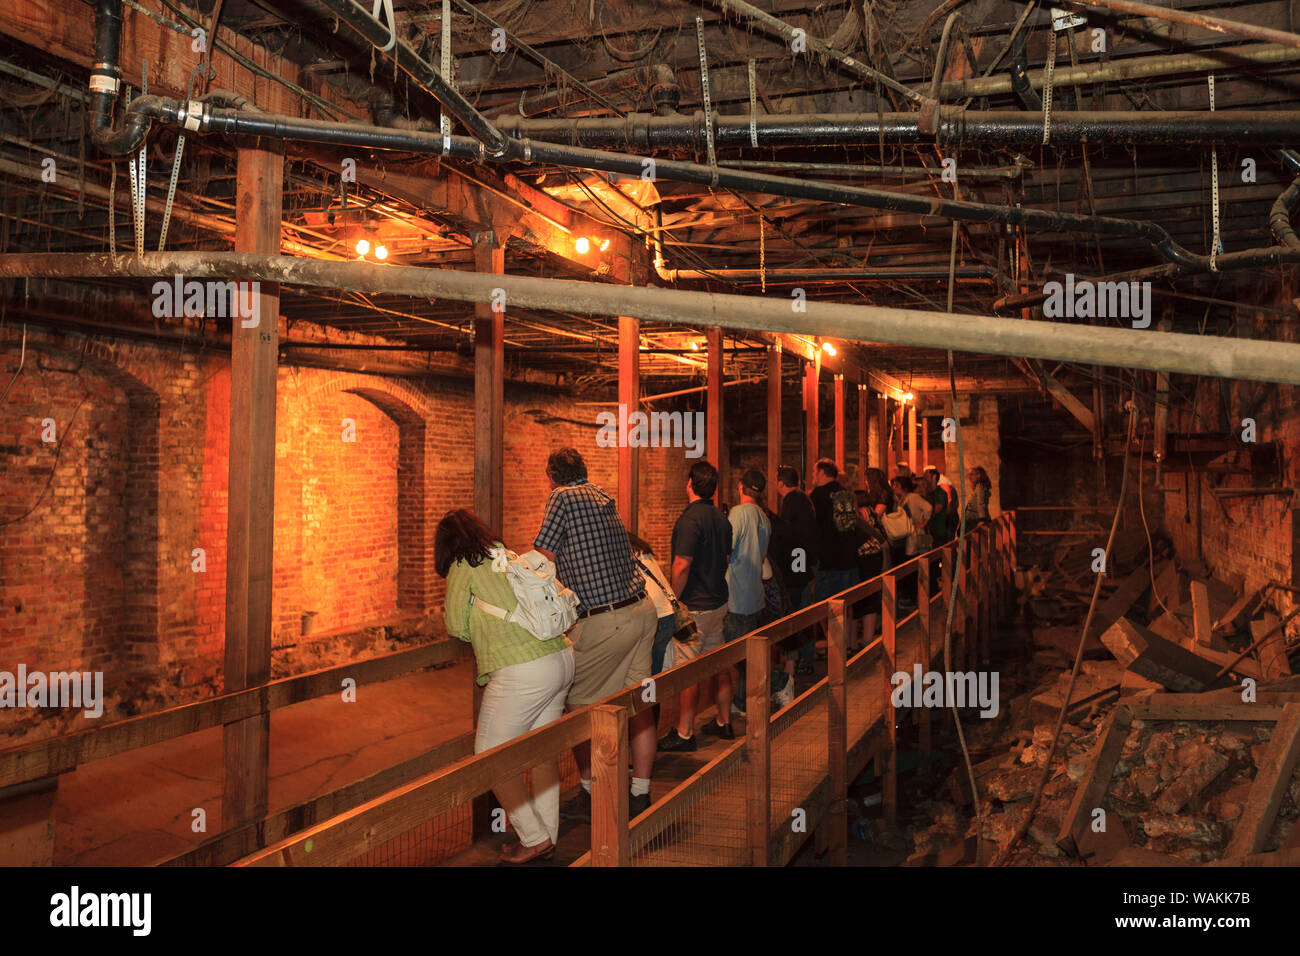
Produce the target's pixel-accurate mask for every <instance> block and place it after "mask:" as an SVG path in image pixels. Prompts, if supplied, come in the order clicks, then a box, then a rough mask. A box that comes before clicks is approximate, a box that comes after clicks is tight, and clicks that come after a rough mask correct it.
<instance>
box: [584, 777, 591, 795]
mask: <svg viewBox="0 0 1300 956" xmlns="http://www.w3.org/2000/svg"><path fill="white" fill-rule="evenodd" d="M582 789H583V790H586V791H587V792H588V793H591V781H590V780H584V781H582Z"/></svg>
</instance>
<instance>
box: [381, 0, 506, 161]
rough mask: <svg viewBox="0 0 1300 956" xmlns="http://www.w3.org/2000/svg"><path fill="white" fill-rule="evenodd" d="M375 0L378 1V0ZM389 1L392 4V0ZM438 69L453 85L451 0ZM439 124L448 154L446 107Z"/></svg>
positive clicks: (447, 2)
mask: <svg viewBox="0 0 1300 956" xmlns="http://www.w3.org/2000/svg"><path fill="white" fill-rule="evenodd" d="M375 2H376V3H378V0H375ZM389 3H390V5H391V3H392V0H389ZM438 71H439V72H440V73H441V74H442V79H443V82H445V83H446V84H447V85H448V86H451V85H452V82H451V0H442V58H441V61H440V62H439V64H438ZM520 102H521V103H522V102H523V100H520ZM438 126H439V128H440V129H441V130H442V154H443V155H444V156H446V155H447V154H448V153H450V152H451V117H450V116H448V115H447V111H446V110H445V109H444V110H440V111H439V112H438Z"/></svg>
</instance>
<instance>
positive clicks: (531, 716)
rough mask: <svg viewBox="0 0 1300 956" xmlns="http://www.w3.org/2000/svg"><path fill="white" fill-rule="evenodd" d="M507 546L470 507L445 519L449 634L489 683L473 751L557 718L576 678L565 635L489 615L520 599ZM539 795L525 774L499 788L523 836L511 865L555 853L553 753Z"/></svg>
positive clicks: (442, 563) (508, 859)
mask: <svg viewBox="0 0 1300 956" xmlns="http://www.w3.org/2000/svg"><path fill="white" fill-rule="evenodd" d="M505 560H506V558H505V546H504V545H503V544H502V543H501V538H500V535H496V534H493V533H492V532H491V531H490V530H488V527H487V526H486V525H485V524H483V522H482V521H480V520H479V519H478V518H477V517H475V516H474V515H473V514H472V513H471V512H469V511H466V510H465V509H463V508H461V509H457V510H456V511H449V512H447V514H445V515H443V518H442V520H441V521H439V522H438V530H437V533H436V536H435V538H434V566H435V567H436V569H437V571H438V574H439V575H441V576H442V577H444V578H446V579H447V598H446V623H447V633H448V634H450V635H451V636H453V637H458V638H460V639H461V640H462V641H467V642H468V643H469V644H470V645H472V646H473V648H474V660H475V661H476V662H477V664H478V682H479V684H485V685H487V686H486V687H485V688H484V690H483V702H482V704H481V705H480V706H479V712H478V733H477V735H476V736H475V739H474V752H475V753H482V752H483V751H485V750H491V749H492V748H493V747H498V746H500V745H501V744H503V743H505V742H506V741H508V740H512V739H514V738H515V737H518V736H520V735H521V734H526V733H528V731H530V730H536V729H537V728H538V727H541V726H543V725H545V724H549V723H551V721H553V720H557V719H558V718H559V717H560V715H561V714H562V713H564V698H565V696H566V695H567V694H568V693H569V686H570V685H571V684H572V683H573V648H572V647H571V646H570V645H569V640H568V638H566V637H565V636H564V635H563V634H561V635H560V636H559V637H556V638H552V639H551V640H549V641H539V640H538V639H537V638H536V637H534V636H533V635H532V634H531V633H530V632H528V631H527V630H525V629H524V628H522V627H520V626H519V625H518V624H515V623H513V622H510V621H506V620H503V619H501V618H499V617H497V616H496V615H494V614H490V613H488V612H487V611H485V610H483V608H482V607H480V606H479V603H480V601H481V602H482V603H484V604H488V605H492V606H494V607H496V608H500V609H502V610H504V611H506V612H510V611H513V610H514V609H515V607H516V605H517V603H518V602H517V600H516V599H515V594H514V591H513V589H512V588H511V587H510V582H509V580H508V579H507V577H506V575H505V574H504V573H502V572H504V570H505ZM532 778H533V793H532V796H529V793H528V786H527V784H525V783H524V778H523V777H522V776H519V777H513V778H511V779H509V780H505V781H502V782H501V783H498V784H497V785H496V786H494V787H493V788H492V792H493V793H495V794H496V798H497V800H498V802H500V804H501V806H502V807H504V808H505V811H506V813H507V815H509V817H510V824H511V826H513V827H514V829H515V833H516V834H517V835H518V836H519V842H517V843H509V844H507V845H506V846H505V847H503V848H502V852H501V860H502V862H504V863H529V862H531V861H533V860H536V859H548V858H549V857H551V856H552V855H554V853H555V841H556V838H557V837H558V835H559V829H560V770H559V765H558V764H557V763H556V761H555V760H554V759H553V758H552V759H551V760H548V761H546V762H545V763H543V764H540V765H538V766H536V767H534V768H533V769H532Z"/></svg>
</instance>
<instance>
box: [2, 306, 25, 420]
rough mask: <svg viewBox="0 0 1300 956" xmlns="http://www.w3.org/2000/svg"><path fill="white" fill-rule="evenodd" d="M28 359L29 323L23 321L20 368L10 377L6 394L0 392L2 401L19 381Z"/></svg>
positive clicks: (19, 356)
mask: <svg viewBox="0 0 1300 956" xmlns="http://www.w3.org/2000/svg"><path fill="white" fill-rule="evenodd" d="M26 361H27V323H26V322H24V323H23V344H22V347H21V348H20V349H19V352H18V368H16V369H14V377H13V378H11V379H9V384H8V385H6V386H5V390H4V394H0V402H3V401H4V400H5V398H6V397H8V395H9V389H11V388H13V387H14V382H16V381H18V376H19V375H21V374H22V371H23V363H25V362H26Z"/></svg>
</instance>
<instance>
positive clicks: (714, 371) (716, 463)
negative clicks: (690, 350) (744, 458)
mask: <svg viewBox="0 0 1300 956" xmlns="http://www.w3.org/2000/svg"><path fill="white" fill-rule="evenodd" d="M704 338H705V347H706V348H707V349H708V353H709V355H708V361H709V368H708V373H707V383H706V386H707V388H706V390H707V393H708V411H707V413H706V419H705V422H706V425H705V431H706V433H707V435H708V441H707V444H706V448H707V453H708V456H709V461H711V462H713V467H715V468H717V469H718V493H717V495H716V497H715V498H714V503H715V504H719V505H720V504H722V502H723V501H725V500H728V499H729V498H730V497H731V495H732V492H731V490H730V488H731V486H730V485H729V484H728V482H727V472H728V468H727V463H726V462H725V461H723V458H724V457H725V456H726V451H725V449H724V448H723V447H722V359H723V352H722V329H720V328H718V327H716V326H714V327H712V328H709V329H706V330H705V334H704Z"/></svg>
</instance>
